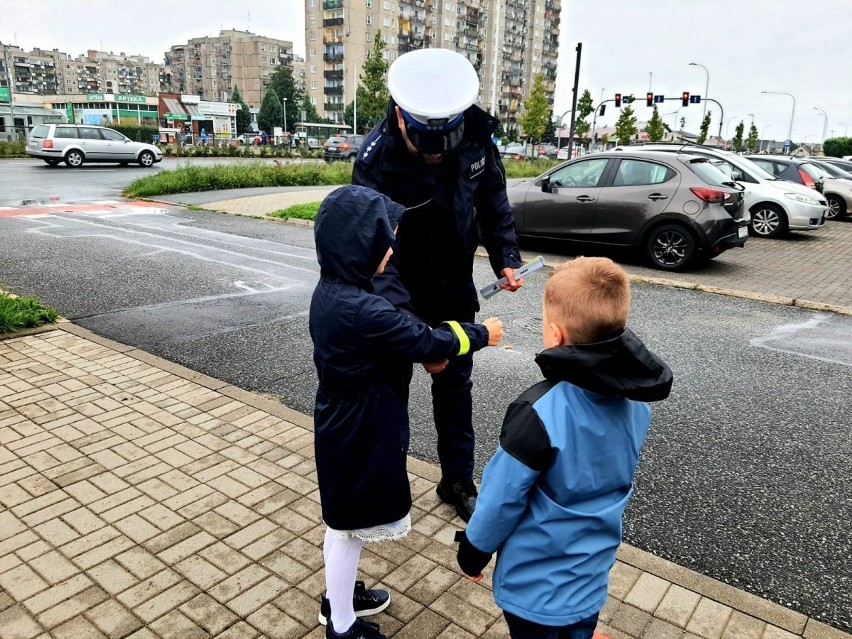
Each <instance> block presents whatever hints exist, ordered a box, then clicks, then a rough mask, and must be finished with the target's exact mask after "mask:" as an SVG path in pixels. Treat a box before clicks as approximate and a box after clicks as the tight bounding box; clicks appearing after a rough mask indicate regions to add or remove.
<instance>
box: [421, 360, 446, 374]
mask: <svg viewBox="0 0 852 639" xmlns="http://www.w3.org/2000/svg"><path fill="white" fill-rule="evenodd" d="M449 363H450V360H448V359H443V360H441V361H440V362H434V363H431V364H423V368H425V369H426V372H427V373H429V374H430V375H434V374H435V373H440V372H441V371H442V370H444V369H445V368H446V367H447V364H449Z"/></svg>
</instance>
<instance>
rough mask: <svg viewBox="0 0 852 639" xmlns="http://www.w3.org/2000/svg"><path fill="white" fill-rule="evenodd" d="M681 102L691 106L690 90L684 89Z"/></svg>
mask: <svg viewBox="0 0 852 639" xmlns="http://www.w3.org/2000/svg"><path fill="white" fill-rule="evenodd" d="M681 104H682V105H683V106H689V91H684V92H683V94H682V95H681Z"/></svg>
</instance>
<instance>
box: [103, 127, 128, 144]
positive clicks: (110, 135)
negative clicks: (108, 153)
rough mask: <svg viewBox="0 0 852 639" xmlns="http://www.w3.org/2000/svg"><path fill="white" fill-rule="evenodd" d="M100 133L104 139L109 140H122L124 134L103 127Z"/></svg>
mask: <svg viewBox="0 0 852 639" xmlns="http://www.w3.org/2000/svg"><path fill="white" fill-rule="evenodd" d="M101 133H102V134H103V136H104V139H105V140H109V141H110V142H124V136H123V135H121V133H119V132H118V131H113V130H112V129H103V130H101Z"/></svg>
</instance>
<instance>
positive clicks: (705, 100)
mask: <svg viewBox="0 0 852 639" xmlns="http://www.w3.org/2000/svg"><path fill="white" fill-rule="evenodd" d="M689 66H691V67H701V68H702V69H704V73H706V74H707V81H706V82H705V83H704V99H703V100H702V102H703V103H704V111H702V113H701V122H702V123H703V122H704V118H705V117H707V92H708V91H709V90H710V72H709V71H708V70H707V67H705V66H704V65H703V64H698V63H697V62H690V63H689Z"/></svg>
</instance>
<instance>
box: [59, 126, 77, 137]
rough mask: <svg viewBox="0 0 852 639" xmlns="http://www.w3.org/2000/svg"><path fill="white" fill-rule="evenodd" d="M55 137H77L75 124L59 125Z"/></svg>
mask: <svg viewBox="0 0 852 639" xmlns="http://www.w3.org/2000/svg"><path fill="white" fill-rule="evenodd" d="M53 137H55V138H76V137H77V129H76V127H73V126H58V127H56V133H54V134H53Z"/></svg>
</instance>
